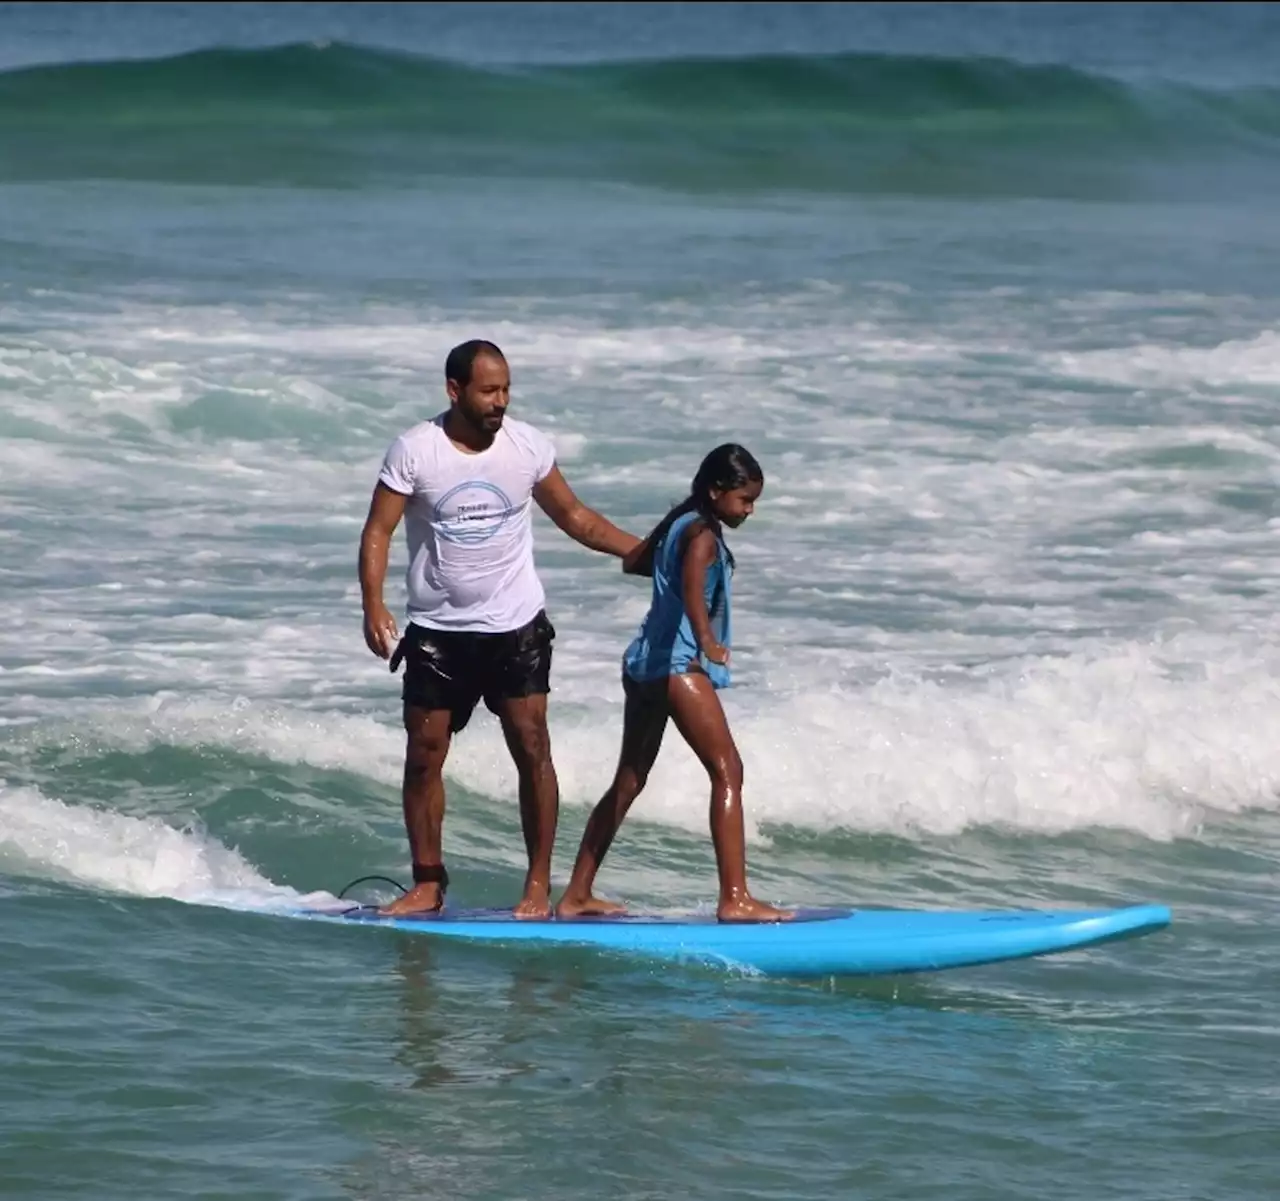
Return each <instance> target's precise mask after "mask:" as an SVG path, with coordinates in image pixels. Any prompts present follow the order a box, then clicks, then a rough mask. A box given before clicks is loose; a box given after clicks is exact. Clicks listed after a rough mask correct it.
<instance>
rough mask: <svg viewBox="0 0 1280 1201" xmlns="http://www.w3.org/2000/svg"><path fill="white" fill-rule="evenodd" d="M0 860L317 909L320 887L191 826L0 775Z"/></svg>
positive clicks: (322, 900)
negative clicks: (276, 873) (290, 884)
mask: <svg viewBox="0 0 1280 1201" xmlns="http://www.w3.org/2000/svg"><path fill="white" fill-rule="evenodd" d="M0 864H2V865H3V866H4V867H5V868H7V869H9V870H18V871H27V872H33V873H37V874H39V875H43V876H53V877H56V878H60V879H63V880H68V881H72V882H75V883H78V884H83V885H87V886H90V887H93V888H99V889H105V890H107V891H110V892H119V893H127V894H130V895H133V896H143V897H169V898H172V899H173V900H178V901H188V902H192V903H198V904H209V905H222V906H227V907H233V908H246V909H277V908H296V907H299V906H303V907H307V908H316V909H323V908H329V907H332V906H334V905H336V904H338V902H337V900H336V898H334V897H332V896H329V895H328V894H326V893H311V894H302V893H299V892H297V891H296V890H294V889H291V888H286V887H282V886H280V885H278V884H273V883H272V882H271V881H270V880H268V879H266V878H265V877H264V876H262V875H261V874H260V873H259V872H258V871H257V870H256V869H255V868H254V867H253V865H252V864H250V863H249V862H247V861H246V860H245V859H244V858H243V857H242V856H241V855H240V854H239V853H238V852H237V851H234V850H232V849H230V848H228V847H226V846H224V845H223V844H222V843H220V842H218V841H217V839H215V838H212V837H210V836H209V835H208V834H206V833H203V832H202V831H200V830H198V829H195V828H187V829H179V828H177V827H175V826H172V825H169V824H167V823H165V822H162V821H159V820H158V819H156V818H147V817H130V816H127V815H125V814H121V813H115V812H112V811H110V810H106V809H101V808H95V807H92V806H89V805H84V804H75V805H72V804H66V803H64V802H63V801H60V800H57V799H55V798H53V797H49V796H46V795H45V794H44V793H42V792H41V791H40V790H39V789H36V788H14V787H9V786H7V785H5V784H4V783H3V782H0Z"/></svg>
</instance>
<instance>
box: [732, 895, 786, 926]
mask: <svg viewBox="0 0 1280 1201" xmlns="http://www.w3.org/2000/svg"><path fill="white" fill-rule="evenodd" d="M716 917H717V918H719V919H720V921H722V922H785V921H789V920H790V919H791V918H793V917H795V914H794V913H793V912H792V911H791V910H789V909H776V908H774V906H772V905H766V904H765V903H764V902H763V901H757V900H756V899H755V898H754V897H742V898H741V899H739V900H734V901H721V902H720V904H719V906H718V907H717V908H716Z"/></svg>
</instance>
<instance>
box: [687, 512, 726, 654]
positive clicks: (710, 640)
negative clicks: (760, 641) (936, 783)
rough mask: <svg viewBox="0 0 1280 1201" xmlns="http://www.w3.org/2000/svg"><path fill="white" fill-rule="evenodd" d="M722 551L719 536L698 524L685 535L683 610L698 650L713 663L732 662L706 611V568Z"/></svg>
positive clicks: (691, 527) (692, 526)
mask: <svg viewBox="0 0 1280 1201" xmlns="http://www.w3.org/2000/svg"><path fill="white" fill-rule="evenodd" d="M718 551H719V546H718V544H717V540H716V536H715V534H713V533H712V532H711V530H710V529H709V528H708V527H707V526H705V525H703V524H702V523H701V522H697V523H695V524H694V525H691V526H690V527H689V529H688V530H687V531H686V532H685V546H684V562H683V565H682V567H681V570H680V584H681V592H682V595H683V598H684V611H685V612H686V613H687V614H688V615H689V626H690V628H691V629H692V630H693V636H694V638H696V639H697V640H698V648H699V649H700V650H701V651H702V653H703V654H704V655H706V656H707V658H708V659H710V660H711V662H712V663H718V664H720V665H722V666H723V665H724V664H726V663H728V662H729V651H728V648H727V647H723V646H721V645H720V643H718V642H717V641H716V639H715V635H714V634H712V632H711V615H710V614H709V613H708V612H707V601H706V583H707V568H709V567H710V566H711V564H712V563H713V562H714V561H715V558H716V555H717V553H718Z"/></svg>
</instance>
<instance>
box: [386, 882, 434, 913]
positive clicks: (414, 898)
mask: <svg viewBox="0 0 1280 1201" xmlns="http://www.w3.org/2000/svg"><path fill="white" fill-rule="evenodd" d="M443 908H444V894H443V893H441V891H440V885H439V884H415V885H414V886H413V887H412V888H411V889H409V891H408V892H406V893H405V894H404V896H402V897H398V898H397V899H396V900H394V901H392V902H391V904H389V905H384V906H383V907H382V908H381V909H379V910H378V913H379V914H380V915H381V916H382V917H408V916H409V915H410V914H413V913H439V912H440V910H441V909H443Z"/></svg>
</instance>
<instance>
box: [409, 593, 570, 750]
mask: <svg viewBox="0 0 1280 1201" xmlns="http://www.w3.org/2000/svg"><path fill="white" fill-rule="evenodd" d="M555 636H556V631H555V627H554V626H553V625H552V624H551V621H550V619H549V618H548V617H547V615H546V612H545V611H540V612H539V613H538V615H537V616H536V617H535V618H534V619H533V620H532V621H530V622H528V623H527V624H525V625H523V626H521V627H520V628H519V629H518V630H511V631H510V632H508V633H505V634H480V633H473V632H471V631H469V630H429V629H427V628H426V627H425V626H420V625H415V624H413V623H412V622H411V623H410V624H409V628H408V629H407V630H406V631H405V635H404V638H403V639H402V640H401V642H400V646H399V647H398V648H397V654H398V655H399V654H403V657H404V689H403V693H402V695H403V697H404V703H405V706H406V707H408V706H410V705H412V706H415V707H417V708H421V709H448V710H449V711H450V713H451V714H452V717H451V719H450V722H449V728H450V730H452V731H453V732H454V733H455V734H456V733H457V732H458V731H459V730H461V729H463V728H464V727H465V726H466V724H467V722H469V721H470V720H471V714H472V713H473V712H474V711H475V707H476V705H477V704H478V703H479V702H480V701H481V700H482V699H483V701H484V703H485V706H486V708H488V710H489V712H491V713H494V714H496V713H497V712H498V706H499V702H501V701H504V700H513V699H516V698H518V697H522V696H537V695H540V694H546V693H549V692H550V691H551V644H552V642H553V641H554V640H555Z"/></svg>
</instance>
